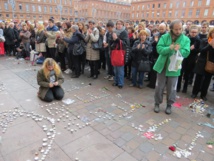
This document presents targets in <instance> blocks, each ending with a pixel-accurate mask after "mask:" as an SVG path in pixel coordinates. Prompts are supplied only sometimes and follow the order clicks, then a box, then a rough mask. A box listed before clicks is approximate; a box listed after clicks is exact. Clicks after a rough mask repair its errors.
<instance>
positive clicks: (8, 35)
mask: <svg viewBox="0 0 214 161" xmlns="http://www.w3.org/2000/svg"><path fill="white" fill-rule="evenodd" d="M4 36H5V43H6V44H7V45H14V40H15V39H16V37H15V34H14V30H13V29H12V28H10V27H8V28H5V30H4Z"/></svg>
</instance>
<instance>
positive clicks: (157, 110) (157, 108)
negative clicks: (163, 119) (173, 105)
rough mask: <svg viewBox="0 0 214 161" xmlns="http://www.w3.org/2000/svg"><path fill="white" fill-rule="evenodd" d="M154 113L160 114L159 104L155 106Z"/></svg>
mask: <svg viewBox="0 0 214 161" xmlns="http://www.w3.org/2000/svg"><path fill="white" fill-rule="evenodd" d="M154 112H155V113H159V112H160V107H159V104H155V108H154Z"/></svg>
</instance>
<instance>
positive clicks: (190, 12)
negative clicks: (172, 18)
mask: <svg viewBox="0 0 214 161" xmlns="http://www.w3.org/2000/svg"><path fill="white" fill-rule="evenodd" d="M188 16H189V17H192V9H190V10H189V14H188Z"/></svg>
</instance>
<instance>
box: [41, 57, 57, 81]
mask: <svg viewBox="0 0 214 161" xmlns="http://www.w3.org/2000/svg"><path fill="white" fill-rule="evenodd" d="M48 66H53V70H54V71H55V73H56V76H57V77H58V76H59V74H60V73H61V69H60V67H59V65H58V64H57V63H56V61H55V60H54V59H52V58H46V59H45V61H44V63H43V66H42V70H43V73H44V75H45V78H46V79H48V76H49V75H50V71H49V70H48V69H47V67H48Z"/></svg>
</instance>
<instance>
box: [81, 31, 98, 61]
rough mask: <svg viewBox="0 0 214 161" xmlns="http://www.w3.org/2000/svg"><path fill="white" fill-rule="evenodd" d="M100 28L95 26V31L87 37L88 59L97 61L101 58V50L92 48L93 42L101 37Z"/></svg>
mask: <svg viewBox="0 0 214 161" xmlns="http://www.w3.org/2000/svg"><path fill="white" fill-rule="evenodd" d="M99 35H100V34H99V30H98V29H97V28H94V30H93V32H92V33H91V34H87V35H86V37H85V41H86V43H87V46H86V59H87V60H91V61H95V60H100V51H99V50H94V49H92V46H91V43H92V42H97V41H98V39H99Z"/></svg>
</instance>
